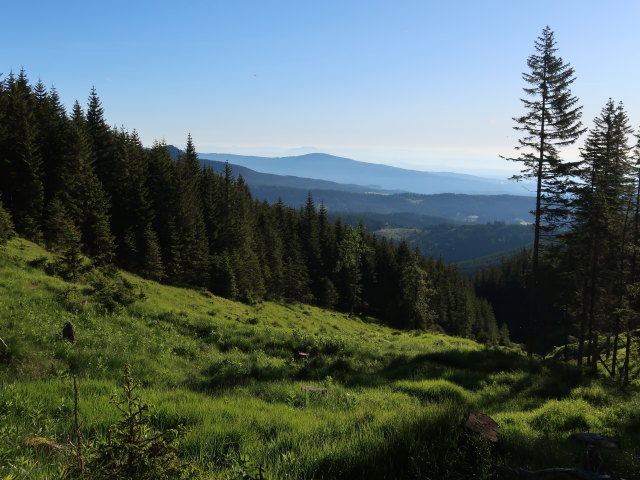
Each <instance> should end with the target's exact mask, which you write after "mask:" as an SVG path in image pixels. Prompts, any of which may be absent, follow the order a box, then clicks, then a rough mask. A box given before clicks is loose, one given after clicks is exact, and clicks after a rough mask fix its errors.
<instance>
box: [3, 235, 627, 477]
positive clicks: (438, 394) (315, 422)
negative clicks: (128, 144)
mask: <svg viewBox="0 0 640 480" xmlns="http://www.w3.org/2000/svg"><path fill="white" fill-rule="evenodd" d="M47 255H48V254H47V252H45V251H43V250H42V249H40V248H39V247H38V246H36V245H34V244H32V243H29V242H26V241H24V240H14V241H12V242H11V243H10V244H9V245H8V246H7V247H5V249H4V251H2V252H0V337H2V338H3V339H4V340H5V342H6V343H7V345H8V346H9V351H8V352H6V351H1V350H0V479H3V480H5V479H7V480H8V479H10V478H25V479H45V478H47V479H54V478H61V477H63V476H64V474H65V472H66V470H65V469H66V466H67V465H68V462H69V457H70V449H69V448H64V449H62V450H60V451H49V450H47V449H46V448H42V447H38V446H34V445H33V443H34V442H32V441H30V440H29V439H32V438H34V437H42V438H45V439H47V440H50V441H53V442H56V443H57V444H60V445H63V446H66V445H68V443H69V440H70V438H72V433H73V432H72V421H71V414H72V404H73V399H72V395H73V390H72V382H71V377H70V374H69V372H70V369H73V370H74V371H76V372H78V375H79V378H80V394H81V402H80V415H81V419H82V423H83V432H84V436H85V438H86V439H87V440H89V441H91V440H93V439H100V438H104V436H105V435H106V432H107V430H108V428H109V426H110V425H112V424H113V423H114V422H116V421H117V419H118V413H117V411H116V410H115V408H114V407H113V406H112V405H111V404H110V403H109V399H110V397H111V395H112V394H113V393H114V392H115V391H117V388H118V385H119V381H120V379H121V376H122V371H123V367H124V365H125V363H129V364H131V366H132V368H133V372H134V375H135V376H136V377H137V378H139V379H140V380H141V381H142V383H143V386H144V388H143V392H142V395H143V398H144V399H145V400H146V401H148V402H149V403H151V404H152V405H153V409H152V414H153V422H154V424H155V425H156V426H157V427H159V428H165V427H174V426H176V425H179V424H183V425H185V426H186V427H187V431H188V433H187V435H186V437H185V438H184V439H183V440H182V443H181V444H180V447H179V448H180V454H181V456H182V457H183V458H185V459H187V460H189V461H191V462H195V463H197V464H198V465H200V466H201V467H202V468H203V470H204V471H205V472H206V476H207V477H209V478H225V477H226V476H227V475H228V474H229V472H230V468H231V459H232V458H237V457H238V456H240V455H247V456H248V457H249V458H251V459H252V460H253V461H254V462H257V463H259V464H262V465H264V466H265V468H266V469H267V472H268V474H269V475H270V476H271V478H292V479H311V478H316V479H319V478H325V479H328V478H343V479H352V478H354V479H357V478H389V479H390V478H448V479H458V478H459V479H462V478H465V479H466V478H491V477H492V471H493V470H492V467H493V464H508V465H516V466H521V467H527V468H545V467H553V466H573V465H576V464H577V463H578V462H579V457H580V454H581V448H580V446H578V445H574V444H572V443H571V442H568V441H567V437H568V436H569V434H570V433H572V432H574V431H584V430H592V431H597V432H599V433H603V434H610V435H615V436H618V437H620V438H621V439H622V445H623V449H622V450H621V451H617V452H605V454H606V455H607V460H608V462H609V463H610V464H611V465H612V466H613V467H614V468H616V469H617V470H618V471H620V472H623V473H624V474H625V475H626V478H632V479H633V478H636V479H637V478H639V477H638V475H637V472H638V471H640V460H639V458H640V457H639V454H640V449H639V445H640V433H639V432H640V413H639V412H640V398H639V396H638V393H637V389H636V388H637V385H634V386H633V388H631V389H630V390H629V391H628V392H626V393H624V392H620V391H619V389H617V388H616V386H615V385H613V384H609V383H607V382H606V381H605V380H603V379H593V380H590V381H588V382H586V383H580V381H579V378H578V377H577V376H576V374H575V371H574V370H573V369H572V368H571V367H570V366H566V365H563V364H562V363H560V362H557V361H554V360H545V361H542V362H541V361H537V360H529V359H527V358H526V357H524V356H523V355H521V353H520V352H518V351H516V350H508V349H489V348H486V347H483V346H481V345H479V344H477V343H475V342H473V341H470V340H465V339H460V338H453V337H447V336H444V335H440V334H437V333H423V332H400V331H396V330H393V329H390V328H387V327H385V326H382V325H380V324H378V323H376V322H375V320H374V319H360V318H349V317H348V316H346V315H344V314H340V313H336V312H331V311H325V310H321V309H318V308H315V307H311V306H308V305H303V304H295V303H292V304H288V303H285V302H281V303H269V302H265V303H261V304H257V305H252V306H249V305H244V304H240V303H236V302H232V301H229V300H225V299H223V298H219V297H215V296H213V295H210V294H209V293H207V292H199V291H195V290H186V289H180V288H174V287H168V286H162V285H159V284H156V283H153V282H148V281H144V280H141V279H139V278H137V277H133V276H128V275H127V278H128V279H129V280H130V281H131V282H132V283H134V285H135V286H136V288H138V289H140V290H141V291H142V292H143V293H144V295H145V299H144V300H142V301H140V302H138V303H136V304H134V305H132V306H130V307H127V308H126V309H122V310H120V311H116V312H107V311H104V310H103V309H102V308H101V307H100V306H99V305H97V304H96V302H95V301H94V299H93V298H92V297H91V295H90V294H88V293H87V292H86V289H85V287H84V286H83V285H73V284H70V283H67V282H64V281H62V280H60V279H58V278H54V277H50V276H48V275H46V274H45V273H44V272H43V271H42V270H40V269H38V268H36V267H31V266H29V264H30V262H31V263H33V262H32V261H33V260H35V259H37V258H40V257H42V256H47ZM66 321H72V322H73V323H74V325H75V327H76V331H77V342H76V343H75V344H73V345H72V344H70V343H68V342H65V341H63V340H62V338H61V334H60V332H61V329H62V326H63V325H64V323H65V322H66ZM0 348H1V347H0ZM298 352H305V353H308V357H301V356H299V355H298ZM308 385H313V386H317V387H322V388H326V391H316V392H312V391H308V390H304V389H303V388H302V387H304V386H308ZM470 409H478V410H481V411H483V412H485V413H487V414H489V415H491V416H492V417H494V418H495V419H496V420H497V421H498V422H499V423H500V425H501V431H500V432H501V433H500V435H501V438H500V441H499V443H498V444H497V445H495V446H494V445H491V444H489V443H488V442H486V441H483V439H481V438H478V437H476V436H473V435H469V434H467V433H465V432H464V431H463V430H462V429H461V427H460V424H461V421H462V419H463V417H464V415H465V413H466V412H468V411H469V410H470ZM35 443H37V442H35ZM634 475H635V476H634Z"/></svg>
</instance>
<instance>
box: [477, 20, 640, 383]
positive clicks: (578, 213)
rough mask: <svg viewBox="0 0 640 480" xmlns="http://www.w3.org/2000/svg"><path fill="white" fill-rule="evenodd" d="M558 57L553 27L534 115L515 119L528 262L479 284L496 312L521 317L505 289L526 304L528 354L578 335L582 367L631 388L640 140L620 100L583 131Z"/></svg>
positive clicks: (539, 67)
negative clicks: (564, 154) (531, 198)
mask: <svg viewBox="0 0 640 480" xmlns="http://www.w3.org/2000/svg"><path fill="white" fill-rule="evenodd" d="M557 50H558V49H557V47H556V41H555V38H554V34H553V32H552V31H551V29H550V28H549V27H546V28H545V29H544V30H543V31H542V34H541V36H540V37H539V38H538V39H537V41H536V42H535V53H534V54H533V55H531V56H530V57H529V59H528V61H527V65H528V67H529V71H528V72H526V73H524V74H523V79H524V80H525V82H526V84H527V86H526V87H525V88H524V92H525V94H526V98H524V99H522V102H523V106H524V108H525V111H526V113H525V114H524V115H523V116H521V117H517V118H515V119H514V120H515V121H516V126H515V129H516V130H518V131H521V132H523V136H522V138H521V139H520V141H519V145H518V147H517V148H518V150H520V152H521V153H520V156H519V157H517V158H513V159H510V160H516V161H519V162H521V163H522V164H523V166H524V167H523V176H526V177H530V178H533V179H535V180H536V181H537V205H536V210H535V212H534V213H535V225H534V230H535V241H534V244H533V247H532V251H531V255H530V257H529V259H528V260H529V261H528V262H524V263H523V259H526V255H524V256H523V255H520V256H518V257H517V258H514V259H512V260H510V261H507V262H504V263H503V265H502V266H501V267H499V268H494V269H491V270H489V271H487V272H483V273H481V274H480V275H479V276H478V277H477V278H476V283H477V286H478V288H479V292H480V293H481V294H482V295H483V296H485V297H487V298H493V299H494V300H496V299H500V300H497V303H500V305H499V306H498V305H497V304H496V308H498V310H500V309H502V308H506V309H507V310H509V309H511V311H513V307H515V305H514V304H513V298H514V297H513V295H512V296H511V298H506V297H505V296H504V292H501V291H500V288H501V287H500V285H502V288H505V289H511V290H512V293H515V292H519V293H518V295H520V302H521V304H522V303H528V308H527V309H526V310H527V311H528V312H527V313H528V316H529V318H528V333H527V335H526V338H527V345H528V348H529V352H533V351H535V350H538V351H539V350H540V347H541V343H543V342H544V339H543V338H541V337H544V336H546V337H547V340H549V339H550V338H553V339H555V340H556V341H557V340H558V339H559V338H562V340H564V342H567V341H568V336H569V335H571V336H573V337H575V338H574V340H573V343H575V347H576V348H575V352H573V353H572V355H573V357H574V358H575V360H576V362H577V364H578V365H579V366H580V367H584V366H585V365H587V366H589V367H590V368H592V369H596V367H597V366H598V365H602V366H603V367H604V368H605V369H606V370H607V371H608V372H609V373H610V374H611V376H616V375H617V374H619V373H620V372H622V374H623V376H624V378H625V381H628V375H629V356H630V354H631V353H632V352H631V350H632V349H631V345H632V338H631V337H632V336H633V331H634V330H635V329H636V328H638V327H640V324H639V319H638V316H639V314H640V296H639V294H640V279H639V278H638V273H639V266H640V265H639V263H638V262H639V260H640V258H638V254H639V253H640V216H639V215H640V143H639V141H640V138H638V136H637V135H635V136H634V133H633V129H632V127H631V124H630V120H629V118H628V115H627V113H626V111H625V108H624V105H623V103H622V102H616V101H614V100H612V99H609V100H608V101H607V102H606V104H605V105H604V107H602V110H601V112H600V114H599V115H598V116H597V117H596V118H595V119H594V120H593V125H592V126H591V127H590V128H588V127H584V126H583V124H582V121H581V117H582V106H581V105H579V100H578V98H577V97H575V96H574V95H573V94H572V92H571V89H570V87H571V84H572V83H573V82H574V81H575V73H574V70H573V68H572V67H571V66H570V64H568V63H566V62H564V61H563V60H562V58H561V57H559V56H558V54H557ZM585 132H586V138H585V139H584V143H583V144H582V147H581V148H580V159H579V160H577V161H566V160H565V161H563V160H562V158H561V156H560V152H561V149H562V148H563V147H565V146H567V145H571V144H574V143H575V142H576V141H577V140H578V138H579V137H580V136H581V135H582V134H583V133H585ZM524 265H526V271H525V269H524V268H523V266H524ZM525 277H526V282H525V281H523V279H524V278H525ZM518 285H519V286H518ZM523 288H524V290H526V291H527V293H528V296H529V301H528V302H526V300H525V299H524V298H522V294H523ZM509 304H510V306H509ZM520 327H521V326H520ZM521 334H522V332H521ZM522 336H523V337H524V335H522ZM563 337H564V338H563ZM603 338H605V339H606V340H605V341H604V344H603ZM562 340H561V341H562ZM549 346H550V345H548V344H547V345H546V347H549ZM622 351H624V358H621V357H620V353H621V352H622Z"/></svg>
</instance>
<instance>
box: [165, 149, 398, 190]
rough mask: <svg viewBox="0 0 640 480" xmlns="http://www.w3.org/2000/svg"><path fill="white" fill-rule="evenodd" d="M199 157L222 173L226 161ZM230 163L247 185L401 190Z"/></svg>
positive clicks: (173, 154)
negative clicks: (268, 171)
mask: <svg viewBox="0 0 640 480" xmlns="http://www.w3.org/2000/svg"><path fill="white" fill-rule="evenodd" d="M167 149H168V150H169V154H170V155H171V158H172V159H173V160H176V159H177V158H178V155H180V154H181V153H183V151H182V150H180V149H179V148H177V147H175V146H173V145H168V146H167ZM198 156H199V158H200V163H201V164H202V165H203V166H204V167H208V168H211V169H213V170H214V171H216V172H219V173H222V172H224V164H225V163H226V161H220V160H208V159H206V158H204V157H203V156H202V155H200V154H199V155H198ZM228 163H229V164H230V165H231V169H232V171H233V174H234V176H236V177H237V176H239V175H242V177H243V178H244V180H245V182H246V183H247V184H248V185H249V186H269V187H286V188H298V189H302V190H336V191H344V192H354V193H369V192H376V193H389V194H391V193H400V192H401V190H383V189H379V188H374V187H369V186H363V185H356V184H346V183H337V182H332V181H328V180H319V179H316V178H305V177H298V176H295V175H289V174H285V175H276V174H271V173H262V172H257V171H255V170H253V169H251V168H247V167H243V166H241V165H237V164H235V163H233V162H228Z"/></svg>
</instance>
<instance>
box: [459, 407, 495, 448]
mask: <svg viewBox="0 0 640 480" xmlns="http://www.w3.org/2000/svg"><path fill="white" fill-rule="evenodd" d="M463 426H464V428H466V429H467V430H471V431H472V432H476V433H479V434H480V435H482V436H483V437H484V438H486V439H488V440H490V441H492V442H497V441H498V431H499V430H500V425H498V423H497V422H496V421H495V420H494V419H493V418H491V417H490V416H489V415H485V414H484V413H480V412H475V411H471V412H469V414H468V415H467V417H466V418H465V420H464V423H463Z"/></svg>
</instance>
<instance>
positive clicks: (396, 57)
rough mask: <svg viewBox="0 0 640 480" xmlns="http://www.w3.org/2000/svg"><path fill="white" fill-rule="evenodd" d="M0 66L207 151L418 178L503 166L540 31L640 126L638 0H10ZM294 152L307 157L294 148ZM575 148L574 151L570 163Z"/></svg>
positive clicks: (588, 101)
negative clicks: (380, 167) (387, 167)
mask: <svg viewBox="0 0 640 480" xmlns="http://www.w3.org/2000/svg"><path fill="white" fill-rule="evenodd" d="M2 10H3V22H2V23H3V27H2V30H1V31H0V35H1V37H2V50H1V51H2V55H1V56H0V59H1V62H0V72H4V73H5V74H6V73H8V72H9V71H10V70H13V71H17V70H19V69H20V68H21V67H24V68H25V69H26V71H27V73H28V75H29V76H30V78H31V79H32V80H33V81H36V80H37V79H38V78H41V79H42V80H43V81H44V82H45V84H47V85H55V86H56V88H57V89H58V91H59V92H60V94H61V97H62V99H63V101H64V102H65V103H66V104H67V105H71V104H72V103H73V101H74V100H75V99H79V100H80V101H81V103H82V104H85V103H86V98H87V94H88V92H89V90H90V88H91V86H92V85H95V87H96V89H97V91H98V94H99V95H100V97H101V99H102V101H103V105H104V107H105V112H106V116H107V119H108V120H109V122H110V123H111V124H114V125H124V126H126V127H127V128H129V129H133V128H136V129H137V130H138V132H139V133H140V135H141V138H142V140H143V142H144V143H145V144H150V143H151V142H152V141H153V140H154V139H160V138H164V139H165V140H166V141H167V142H168V143H173V144H177V145H183V144H184V143H185V139H186V135H187V133H188V132H191V134H192V135H193V138H194V140H195V142H196V146H197V148H198V150H199V151H201V152H213V151H217V152H239V153H255V154H267V155H268V154H278V153H288V152H299V151H308V150H312V149H317V150H319V151H326V152H330V153H336V154H342V155H347V156H351V157H352V158H356V159H359V160H370V161H385V162H386V163H390V164H396V165H402V166H408V165H412V166H414V167H418V168H421V169H436V170H445V169H447V170H457V171H460V170H465V169H468V170H469V171H475V170H477V169H500V168H512V169H513V167H514V165H512V164H508V163H506V162H504V161H502V160H500V159H499V158H498V156H499V155H501V154H502V155H512V154H513V146H515V143H516V139H517V133H516V132H514V131H513V130H512V128H511V127H512V126H513V121H512V120H511V118H512V117H513V116H516V115H519V114H521V113H522V108H521V105H520V102H519V100H518V99H519V98H520V96H521V92H522V90H521V89H522V87H523V85H524V84H523V81H522V80H521V73H522V72H523V71H524V70H526V63H525V62H526V58H527V56H528V55H530V54H531V53H533V42H534V40H535V38H536V37H537V36H538V35H539V34H540V32H541V30H542V28H543V27H544V26H545V25H549V26H551V28H552V29H553V30H554V31H555V33H556V39H557V41H558V48H559V54H560V55H561V56H562V57H563V58H564V59H565V60H566V61H568V62H570V63H571V64H572V66H573V67H574V68H575V70H576V73H577V76H578V80H577V81H576V82H575V84H574V88H573V91H574V93H575V94H577V95H578V96H579V97H580V98H581V100H582V103H583V104H584V105H585V110H584V112H585V114H584V121H585V123H586V124H587V125H590V124H591V122H592V119H593V117H594V116H595V115H597V113H598V112H599V110H600V108H601V107H602V106H603V105H604V104H605V102H606V100H607V98H608V97H612V98H614V99H616V100H622V101H624V102H625V104H626V106H627V110H628V113H629V115H630V117H631V120H632V122H633V124H634V125H635V126H638V125H640V89H639V88H638V85H640V60H639V49H640V2H638V1H637V0H624V1H615V0H610V1H609V2H604V1H602V0H598V1H591V0H580V1H573V0H562V1H560V0H555V1H530V2H523V1H514V0H504V1H427V0H422V1H402V0H395V1H390V0H389V1H373V0H362V1H359V0H353V1H349V0H340V1H333V0H322V1H310V0H309V1H306V0H296V1H278V0H269V1H265V0H257V1H243V0H229V1H213V0H210V1H192V0H189V1H185V2H181V4H180V3H178V2H175V1H171V2H169V1H162V0H157V1H153V2H150V1H136V0H129V1H127V2H121V1H103V2H90V1H86V0H85V1H82V2H80V1H77V2H76V1H60V2H51V1H31V2H6V3H5V4H3V8H2ZM299 147H310V148H307V149H302V150H300V149H299ZM576 154H577V149H573V150H572V151H570V152H568V155H569V156H575V155H576Z"/></svg>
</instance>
